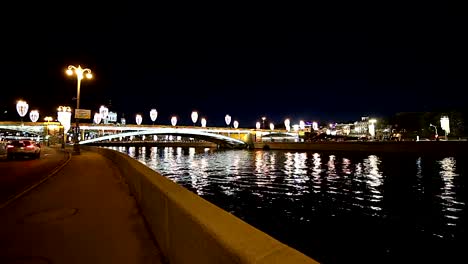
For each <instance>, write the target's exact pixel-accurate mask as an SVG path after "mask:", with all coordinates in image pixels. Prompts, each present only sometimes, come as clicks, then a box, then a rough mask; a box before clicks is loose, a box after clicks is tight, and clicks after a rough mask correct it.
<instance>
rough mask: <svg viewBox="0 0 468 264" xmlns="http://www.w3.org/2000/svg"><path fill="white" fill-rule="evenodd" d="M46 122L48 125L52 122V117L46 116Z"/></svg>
mask: <svg viewBox="0 0 468 264" xmlns="http://www.w3.org/2000/svg"><path fill="white" fill-rule="evenodd" d="M44 121H47V123H49V122H50V121H52V117H51V116H46V117H44Z"/></svg>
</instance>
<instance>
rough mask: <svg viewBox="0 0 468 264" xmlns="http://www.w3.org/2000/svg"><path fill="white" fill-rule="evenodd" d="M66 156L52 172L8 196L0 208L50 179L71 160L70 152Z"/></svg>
mask: <svg viewBox="0 0 468 264" xmlns="http://www.w3.org/2000/svg"><path fill="white" fill-rule="evenodd" d="M67 153H68V158H67V160H66V161H65V162H64V163H62V164H60V165H59V166H57V167H56V168H55V169H54V170H52V172H50V173H49V175H47V176H46V177H44V178H42V179H41V180H40V181H38V182H36V183H34V184H32V185H30V186H28V187H27V188H26V189H24V190H23V191H21V192H20V193H18V194H16V195H14V196H13V197H11V198H9V199H8V200H7V201H5V202H4V203H2V204H0V209H3V208H5V207H6V206H7V205H9V204H10V203H12V202H14V201H15V200H17V199H18V198H20V197H21V196H23V195H25V194H26V193H28V192H29V191H31V190H33V189H34V188H36V187H37V186H39V185H41V184H42V183H44V182H45V181H47V180H48V179H50V178H51V177H52V176H54V175H55V174H56V173H57V172H59V171H60V170H61V169H62V168H63V167H65V165H67V164H68V162H69V161H70V160H71V157H72V155H71V153H70V152H68V151H67Z"/></svg>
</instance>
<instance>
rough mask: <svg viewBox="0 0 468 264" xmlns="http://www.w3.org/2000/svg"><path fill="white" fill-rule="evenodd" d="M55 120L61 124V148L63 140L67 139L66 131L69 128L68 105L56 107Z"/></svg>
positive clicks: (69, 115)
mask: <svg viewBox="0 0 468 264" xmlns="http://www.w3.org/2000/svg"><path fill="white" fill-rule="evenodd" d="M57 120H58V121H59V122H60V124H62V126H63V141H62V148H65V142H66V141H67V132H68V130H69V129H70V121H71V108H70V107H69V106H59V107H58V109H57Z"/></svg>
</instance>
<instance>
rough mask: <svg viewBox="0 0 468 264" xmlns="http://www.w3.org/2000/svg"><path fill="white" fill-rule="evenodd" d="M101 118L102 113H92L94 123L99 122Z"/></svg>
mask: <svg viewBox="0 0 468 264" xmlns="http://www.w3.org/2000/svg"><path fill="white" fill-rule="evenodd" d="M101 120H102V115H101V114H100V113H94V118H93V121H94V123H95V124H96V125H97V124H99V123H101Z"/></svg>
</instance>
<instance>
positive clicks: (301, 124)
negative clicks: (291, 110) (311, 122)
mask: <svg viewBox="0 0 468 264" xmlns="http://www.w3.org/2000/svg"><path fill="white" fill-rule="evenodd" d="M299 128H300V129H302V130H304V129H305V123H304V121H303V120H301V121H299Z"/></svg>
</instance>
